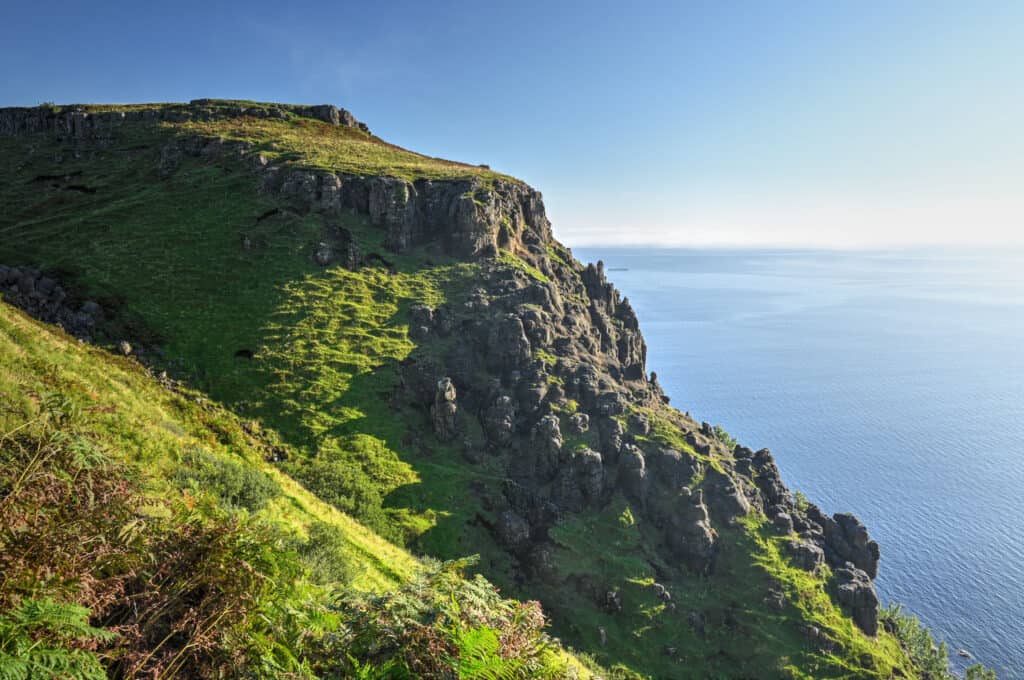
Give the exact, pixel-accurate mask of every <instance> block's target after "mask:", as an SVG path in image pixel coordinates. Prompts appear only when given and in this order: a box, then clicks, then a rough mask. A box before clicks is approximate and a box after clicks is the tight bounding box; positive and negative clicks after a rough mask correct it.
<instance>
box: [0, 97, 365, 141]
mask: <svg viewBox="0 0 1024 680" xmlns="http://www.w3.org/2000/svg"><path fill="white" fill-rule="evenodd" d="M240 116H251V117H253V118H279V119H285V118H288V117H289V116H301V117H304V118H313V119H316V120H321V121H324V122H326V123H330V124H332V125H343V126H346V127H353V128H358V129H361V130H363V131H364V132H366V131H368V128H367V127H366V125H364V124H363V123H360V122H359V121H358V120H356V118H355V116H353V115H352V114H351V113H349V112H348V111H346V110H345V109H339V108H338V107H336V106H332V105H330V104H322V105H318V106H293V105H288V104H240V103H234V102H228V101H222V100H216V99H194V100H192V101H191V102H189V103H187V104H175V105H171V106H160V107H155V106H154V107H136V106H131V107H127V106H126V107H115V106H111V107H104V108H103V109H100V110H97V108H96V107H85V106H78V105H71V106H61V107H56V106H45V105H44V106H35V107H9V108H0V136H12V135H19V134H34V133H40V132H46V133H53V134H57V135H59V136H62V137H69V138H72V139H88V138H96V137H104V136H109V135H110V134H111V133H113V132H114V131H116V130H117V129H118V128H120V127H121V126H122V125H124V124H125V123H133V122H141V123H158V122H161V121H166V122H171V123H183V122H186V121H190V120H195V121H209V120H216V119H222V118H238V117H240Z"/></svg>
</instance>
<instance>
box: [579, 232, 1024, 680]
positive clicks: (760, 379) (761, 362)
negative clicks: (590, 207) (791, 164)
mask: <svg viewBox="0 0 1024 680" xmlns="http://www.w3.org/2000/svg"><path fill="white" fill-rule="evenodd" d="M573 252H574V254H575V255H576V257H577V258H578V259H580V260H582V261H584V262H596V261H598V260H602V261H603V262H604V265H605V270H606V273H607V276H608V278H609V279H610V280H611V281H613V282H614V283H615V285H616V286H617V287H618V288H619V290H621V291H622V293H623V294H624V295H625V296H626V297H628V298H629V301H630V303H631V304H632V305H633V307H634V309H635V310H636V312H637V315H638V316H639V318H640V327H641V330H642V331H643V334H644V337H645V338H646V340H647V347H648V369H649V370H653V371H656V372H657V374H658V380H659V382H660V383H661V385H662V387H663V388H664V389H665V392H666V393H667V394H668V395H670V397H671V399H672V404H673V405H674V406H676V407H677V408H679V409H680V410H684V411H690V412H691V414H692V415H693V416H694V417H696V418H697V419H698V420H704V421H708V422H711V423H713V424H720V425H722V426H723V427H724V428H725V429H726V430H728V431H729V432H730V433H731V434H732V435H733V436H734V437H736V438H737V439H738V440H739V441H740V442H741V443H742V444H744V445H746V446H749V447H751V448H753V449H757V448H761V447H768V448H770V449H771V450H772V453H773V454H774V455H775V458H776V461H777V462H778V465H779V467H780V469H781V472H782V477H783V479H784V481H785V482H786V483H787V485H788V486H789V487H790V489H793V490H799V491H802V492H804V493H805V494H807V496H808V497H810V499H811V500H813V501H814V502H815V503H817V504H818V505H820V506H821V507H822V509H823V510H825V511H827V512H829V513H832V512H840V511H852V512H854V513H855V514H857V515H858V516H859V517H860V518H861V519H862V520H863V521H864V523H865V524H866V525H867V527H868V529H869V530H870V532H871V535H872V537H873V538H875V539H876V540H877V541H878V542H879V543H880V544H881V548H882V561H881V567H880V573H879V576H878V579H877V581H876V587H877V589H878V591H879V596H880V598H881V599H882V601H883V604H885V603H900V604H902V605H903V607H904V609H905V610H906V611H908V612H911V613H913V614H915V615H917V616H918V617H919V618H920V619H921V620H922V621H923V622H924V623H925V624H926V625H927V626H928V627H929V628H930V629H931V630H932V631H933V633H934V634H935V636H936V638H938V639H940V640H945V641H946V643H947V644H948V645H949V648H950V652H951V656H952V659H951V663H952V665H953V667H954V668H956V669H959V670H962V669H963V668H964V667H965V666H966V665H968V664H970V663H974V662H975V661H980V662H983V663H984V664H985V665H987V666H989V667H990V668H994V669H995V670H996V671H997V672H998V674H999V677H1000V678H1003V679H1006V680H1013V679H1024V251H1014V250H1007V251H985V252H963V251H958V252H953V251H943V250H936V251H907V250H901V251H892V252H883V251H877V252H876V251H872V252H860V251H858V252H834V251H804V250H675V249H673V250H666V249H649V248H618V247H616V248H612V247H586V248H584V247H579V248H574V250H573ZM959 650H963V651H964V653H966V654H969V655H970V656H971V657H972V658H970V659H968V658H965V657H962V656H960V655H959V654H958V651H959Z"/></svg>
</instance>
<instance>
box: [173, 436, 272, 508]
mask: <svg viewBox="0 0 1024 680" xmlns="http://www.w3.org/2000/svg"><path fill="white" fill-rule="evenodd" d="M182 462H183V464H184V467H183V468H182V469H181V470H180V471H179V472H178V475H177V477H178V481H179V483H181V484H182V485H183V486H184V485H187V486H191V487H193V488H194V489H196V490H197V491H204V492H209V493H212V494H213V495H214V496H216V497H217V498H219V499H220V500H222V501H224V502H225V503H227V504H228V505H231V506H233V507H236V508H244V509H246V510H248V511H249V512H256V511H258V510H262V509H263V508H264V507H266V505H267V503H269V502H270V501H271V500H273V499H274V498H277V497H278V496H280V495H281V487H280V486H278V484H277V482H275V481H274V480H273V479H271V478H270V477H268V476H267V475H266V474H265V473H263V472H262V471H260V470H259V469H258V468H257V467H256V466H254V465H244V464H242V463H238V462H235V461H233V460H226V459H224V458H219V457H217V456H214V455H213V454H211V453H209V452H208V451H204V450H203V449H192V450H191V451H189V452H188V454H187V455H186V456H185V460H184V461H182Z"/></svg>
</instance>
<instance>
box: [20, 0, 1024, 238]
mask: <svg viewBox="0 0 1024 680" xmlns="http://www.w3.org/2000/svg"><path fill="white" fill-rule="evenodd" d="M494 4H495V5H499V4H500V6H493V7H492V6H489V5H490V3H480V2H473V3H468V2H467V3H440V2H437V3H434V2H409V3H405V2H381V3H373V2H340V3H339V2H335V3H330V2H317V3H298V2H281V1H277V2H263V1H260V0H252V1H250V2H245V3H233V4H228V3H218V2H215V1H212V0H210V1H208V2H203V3H192V2H188V1H181V2H174V3H149V2H138V1H136V2H130V3H129V2H124V3H114V2H106V3H105V2H102V1H98V0H97V1H94V2H78V3H62V2H46V3H42V2H34V3H16V2H8V3H5V7H4V9H3V12H2V21H0V64H2V66H0V69H2V71H0V73H2V77H0V105H34V104H37V103H39V102H41V101H47V100H49V101H56V102H58V103H69V102H76V101H80V102H101V101H102V102H139V101H179V100H188V99H193V98H197V97H224V98H246V99H258V100H270V101H287V102H309V103H320V102H332V103H336V104H338V105H341V106H344V107H345V108H348V109H350V110H351V111H353V113H355V114H356V116H358V117H359V118H360V119H362V120H364V121H366V122H367V123H368V124H369V125H370V127H371V128H372V129H373V130H374V132H376V133H377V134H379V135H381V136H382V137H384V138H386V139H388V140H390V141H392V142H395V143H397V144H400V145H403V146H406V147H409V148H412V149H414V150H417V151H421V152H424V153H429V154H431V155H439V156H445V157H449V158H455V159H458V160H465V161H469V162H475V163H489V164H490V165H491V166H492V167H494V168H496V169H500V170H503V171H506V172H509V173H511V174H514V175H517V176H519V177H522V178H524V179H525V180H527V181H528V182H530V183H531V184H533V185H534V186H536V187H537V188H539V189H541V190H542V191H543V192H544V194H545V199H546V203H547V205H548V210H549V213H550V214H551V217H552V218H553V220H554V222H555V228H556V233H558V235H560V236H561V237H562V238H563V239H564V240H567V241H568V242H569V243H570V244H573V245H582V244H589V243H598V242H661V243H674V244H689V245H702V244H727V245H746V244H776V245H789V244H801V245H827V246H863V245H884V244H907V243H956V242H968V241H969V242H976V243H1011V242H1012V243H1017V244H1020V243H1022V242H1024V228H1022V227H1024V198H1022V195H1024V186H1022V184H1024V182H1022V180H1024V132H1022V131H1024V2H1020V1H1007V2H965V1H963V0H959V1H957V2H945V1H942V0H935V1H927V2H924V1H922V2H914V1H911V0H907V1H904V2H868V1H860V2H852V1H851V2H845V1H824V2H823V1H814V2H800V1H797V0H779V1H778V2H728V3H724V2H707V3H699V2H662V3H643V2H622V1H621V0H619V1H618V2H609V3H600V2H595V3H576V4H575V6H573V5H570V4H568V3H565V4H561V3H555V2H551V3H547V2H515V3H494Z"/></svg>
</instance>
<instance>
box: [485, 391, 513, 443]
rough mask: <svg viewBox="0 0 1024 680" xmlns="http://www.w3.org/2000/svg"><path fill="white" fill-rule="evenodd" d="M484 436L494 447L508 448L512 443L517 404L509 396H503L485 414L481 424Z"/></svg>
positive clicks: (496, 399)
mask: <svg viewBox="0 0 1024 680" xmlns="http://www.w3.org/2000/svg"><path fill="white" fill-rule="evenodd" d="M481 425H482V426H483V430H484V436H486V437H487V441H488V443H490V444H491V445H492V446H497V447H502V446H507V445H508V444H509V442H511V441H512V435H513V434H515V426H516V406H515V402H513V401H512V398H511V397H509V396H508V395H505V394H502V395H499V396H498V397H497V398H495V400H494V402H493V403H492V404H491V405H490V406H489V407H488V408H487V410H486V411H485V412H484V415H483V420H482V422H481Z"/></svg>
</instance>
